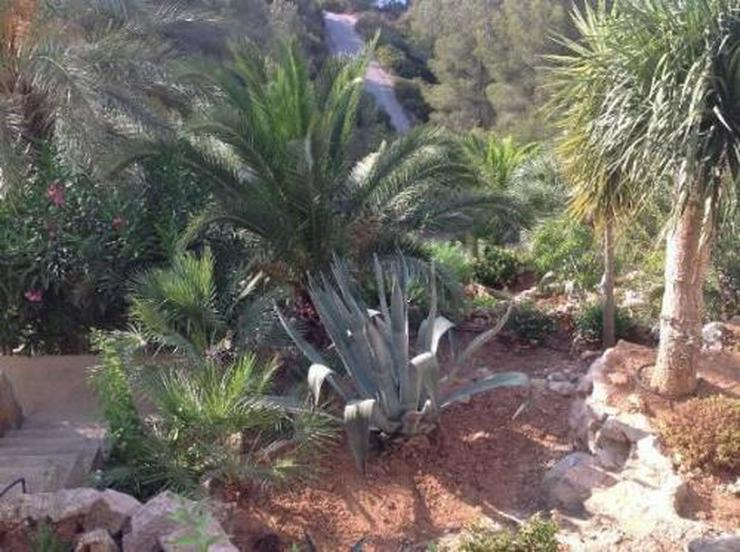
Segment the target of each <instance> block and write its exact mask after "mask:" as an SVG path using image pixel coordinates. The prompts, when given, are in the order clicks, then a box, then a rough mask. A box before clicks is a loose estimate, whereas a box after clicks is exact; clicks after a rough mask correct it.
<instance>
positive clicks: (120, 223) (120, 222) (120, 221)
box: [110, 216, 126, 232]
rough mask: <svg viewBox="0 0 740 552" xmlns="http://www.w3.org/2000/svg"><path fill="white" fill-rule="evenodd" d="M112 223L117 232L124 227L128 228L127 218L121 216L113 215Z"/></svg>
mask: <svg viewBox="0 0 740 552" xmlns="http://www.w3.org/2000/svg"><path fill="white" fill-rule="evenodd" d="M110 225H111V226H112V227H113V230H115V231H116V232H121V231H122V230H123V229H124V228H126V219H125V218H123V217H121V216H117V217H113V220H112V221H111V223H110Z"/></svg>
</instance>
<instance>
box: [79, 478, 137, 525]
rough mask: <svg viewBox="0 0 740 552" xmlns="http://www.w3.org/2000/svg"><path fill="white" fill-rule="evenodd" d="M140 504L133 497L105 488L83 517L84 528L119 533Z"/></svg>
mask: <svg viewBox="0 0 740 552" xmlns="http://www.w3.org/2000/svg"><path fill="white" fill-rule="evenodd" d="M140 506H141V503H140V502H139V501H138V500H136V499H135V498H134V497H132V496H130V495H127V494H124V493H119V492H118V491H114V490H112V489H107V490H105V491H103V492H101V493H100V496H99V497H98V499H97V500H96V501H95V502H94V503H93V504H92V506H91V507H90V511H89V512H88V514H87V516H86V517H85V522H84V525H85V529H88V530H90V529H98V528H102V529H105V530H106V531H108V532H110V534H112V535H117V534H118V533H120V532H121V531H122V530H123V529H124V527H125V526H126V525H127V524H128V522H129V520H130V519H131V516H132V515H133V514H134V512H135V511H136V510H137V509H138V508H139V507H140Z"/></svg>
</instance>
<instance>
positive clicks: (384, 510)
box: [234, 342, 581, 550]
mask: <svg viewBox="0 0 740 552" xmlns="http://www.w3.org/2000/svg"><path fill="white" fill-rule="evenodd" d="M484 359H485V362H484ZM565 368H569V369H572V370H578V369H580V368H581V365H580V363H579V362H578V361H574V360H572V359H571V358H570V357H569V356H568V355H566V354H565V353H560V352H557V351H553V350H550V349H545V348H529V349H523V350H520V351H511V350H502V347H501V345H500V344H497V343H496V342H493V343H490V344H489V345H488V346H487V347H486V348H485V349H484V350H483V351H481V352H480V353H479V354H478V355H477V356H476V359H474V361H473V362H472V363H471V366H470V367H469V368H468V370H467V371H466V372H465V373H466V374H467V375H468V377H473V376H474V375H475V374H476V372H478V371H480V370H490V371H500V370H523V371H525V372H527V373H528V374H529V375H530V376H532V377H533V378H535V379H539V378H541V377H543V376H546V375H547V373H548V372H553V371H562V370H564V369H565ZM524 397H525V394H524V393H523V392H522V391H520V390H500V391H494V392H491V393H487V394H484V395H480V396H478V397H476V398H474V399H472V400H471V401H470V402H469V403H468V404H459V405H456V406H454V407H452V408H450V409H449V410H447V411H446V412H445V413H444V414H443V416H442V419H441V423H440V427H439V428H438V429H437V430H436V431H435V432H433V433H432V434H431V435H429V436H428V437H418V438H416V439H413V440H411V441H409V442H407V443H397V444H391V445H389V446H388V447H386V449H385V450H383V451H380V452H378V453H376V455H375V456H374V457H373V458H371V460H370V462H369V463H368V469H367V474H366V475H365V476H364V477H363V476H362V475H361V474H359V473H358V472H357V470H356V468H355V466H354V464H353V461H352V458H351V456H350V454H349V452H348V450H347V448H346V446H344V444H343V443H340V444H338V445H337V446H336V448H335V449H333V450H331V451H330V452H329V454H328V455H327V458H326V459H325V461H324V462H323V465H322V468H323V473H321V474H320V475H319V476H318V477H317V479H316V480H313V481H309V482H307V483H302V484H294V485H293V486H292V487H291V488H290V489H282V490H269V491H266V492H262V491H260V490H255V491H254V492H252V493H249V492H244V493H243V494H242V495H241V496H240V497H239V509H238V514H237V518H236V520H235V521H236V522H235V527H234V528H235V532H236V535H235V537H236V542H237V543H238V544H239V545H240V546H242V547H244V548H245V549H247V550H249V549H252V547H254V548H255V549H262V548H258V546H265V545H266V544H267V543H272V544H271V545H270V546H274V545H276V544H277V543H278V542H280V543H282V544H283V545H286V544H288V543H291V542H301V543H303V542H305V539H306V535H308V536H309V537H310V539H311V540H312V541H313V542H314V543H315V544H316V546H317V548H318V549H319V550H339V549H347V548H348V547H350V546H352V545H353V544H354V543H356V542H358V541H360V540H361V539H364V543H365V545H366V550H394V549H397V548H399V547H401V546H405V545H409V544H421V543H425V542H428V541H430V540H432V539H435V538H438V537H440V536H442V535H444V534H445V533H448V532H454V531H457V530H459V529H461V528H462V527H463V526H465V525H469V524H471V523H473V522H475V521H477V520H478V519H480V518H481V517H483V516H485V517H488V518H492V519H494V520H496V521H497V522H501V523H503V524H510V523H511V522H512V520H514V519H517V520H521V519H526V518H527V517H529V516H530V515H532V514H533V513H535V512H537V511H539V510H542V509H543V508H544V507H545V504H544V503H543V501H542V496H541V492H540V481H541V480H542V477H543V475H544V473H545V472H546V471H547V469H548V468H549V467H550V465H551V464H552V463H554V462H555V461H556V460H557V459H559V458H560V457H561V456H563V454H565V452H566V451H567V450H569V443H568V422H567V414H568V409H569V403H570V401H569V400H568V399H567V398H564V397H561V396H559V395H556V394H554V393H552V392H548V391H544V390H541V389H539V388H537V387H535V389H534V391H533V397H532V403H531V404H530V406H529V408H528V409H527V410H525V411H524V412H523V414H522V415H521V416H519V417H518V418H517V419H516V420H512V419H511V417H512V414H513V413H514V412H515V411H516V409H517V408H518V407H519V405H520V404H521V403H522V401H523V399H524ZM266 549H273V548H266ZM277 549H279V548H277Z"/></svg>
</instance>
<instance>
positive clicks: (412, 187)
mask: <svg viewBox="0 0 740 552" xmlns="http://www.w3.org/2000/svg"><path fill="white" fill-rule="evenodd" d="M367 62H368V56H365V57H364V58H360V59H354V60H352V59H338V60H337V59H335V60H329V61H328V62H327V63H326V64H325V66H324V67H323V68H322V70H321V71H320V72H319V74H318V75H317V76H316V77H315V78H311V76H310V71H309V65H308V62H307V61H306V59H305V58H304V57H303V56H302V55H301V54H300V53H299V51H298V48H297V46H296V45H295V44H283V45H281V46H279V47H278V48H277V51H276V54H275V55H274V56H267V57H266V56H264V55H263V54H262V53H261V52H260V51H259V50H258V49H257V47H256V46H254V45H253V44H250V43H248V42H239V43H236V44H234V45H232V48H231V57H230V59H229V60H227V61H226V62H225V64H224V65H222V66H217V67H213V66H205V67H198V68H197V70H196V71H195V72H193V73H192V74H191V75H189V76H190V77H192V78H193V79H194V80H195V81H196V82H200V84H201V85H206V87H207V88H210V93H211V95H212V97H215V100H214V101H212V102H209V103H208V104H207V105H206V106H205V107H204V109H203V110H202V113H201V114H200V116H196V117H194V118H193V119H191V120H190V121H189V122H188V123H187V124H186V126H185V136H184V140H182V141H181V146H182V147H184V148H185V150H186V154H185V157H186V158H187V160H188V163H189V164H190V165H191V166H192V167H193V168H194V169H195V170H198V171H199V172H200V174H202V177H203V181H204V183H207V184H208V185H209V186H210V187H211V190H212V193H213V198H214V201H213V205H212V208H211V209H210V210H209V211H208V212H207V213H206V214H205V215H204V217H203V219H202V220H201V221H200V223H201V225H200V226H201V227H202V225H203V224H208V223H214V222H216V223H218V222H220V223H224V222H225V223H228V224H231V225H233V226H234V227H235V228H238V229H240V230H243V231H246V233H247V234H248V235H249V236H250V237H251V238H252V239H253V241H254V242H256V244H257V246H258V247H259V248H260V249H261V250H262V251H263V252H264V253H265V254H266V256H267V259H268V260H269V263H267V264H270V263H271V264H272V265H273V266H272V268H278V269H279V270H278V272H281V273H282V275H283V277H284V278H285V279H287V280H288V281H291V282H302V281H303V279H304V277H305V274H306V272H307V271H315V270H318V269H323V268H326V267H328V265H329V262H330V261H331V258H332V255H333V254H334V253H336V254H339V255H345V256H350V257H355V258H359V257H363V256H366V257H367V258H369V254H370V253H371V252H375V251H378V250H381V251H382V250H384V249H385V250H394V249H396V248H400V249H402V250H403V249H404V247H405V246H409V245H410V244H411V243H412V242H413V238H414V237H415V236H417V235H418V234H419V233H421V232H425V231H430V230H433V229H435V228H439V227H445V226H449V225H450V224H453V223H458V222H460V223H465V222H466V221H467V217H466V216H465V211H466V210H467V209H470V208H474V207H476V205H477V204H479V203H480V201H481V198H482V196H481V195H480V194H475V195H473V194H471V193H466V192H465V191H464V188H465V184H466V182H468V181H472V179H473V178H474V177H473V175H472V174H471V172H470V171H469V170H468V168H467V167H466V166H465V164H464V163H462V162H461V160H460V159H459V155H458V148H457V146H456V144H455V141H454V140H453V139H452V138H449V137H447V136H446V135H444V134H443V133H442V132H441V131H438V130H430V129H417V130H413V131H412V132H410V133H409V134H407V135H405V136H403V137H400V138H398V139H395V140H394V141H392V142H390V143H384V144H382V145H381V147H380V148H379V149H378V150H377V151H375V152H373V153H372V154H370V155H368V156H367V157H365V158H363V159H360V160H357V159H354V158H352V156H351V153H350V152H351V150H352V148H351V147H350V143H351V140H352V137H353V133H354V132H355V131H356V130H357V129H356V124H355V123H356V115H357V110H358V104H359V102H360V99H361V95H362V93H363V75H364V72H365V69H366V64H367ZM145 147H146V148H150V146H145ZM149 151H151V150H149ZM146 153H148V152H145V154H146Z"/></svg>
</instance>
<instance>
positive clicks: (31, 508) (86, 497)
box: [0, 488, 102, 525]
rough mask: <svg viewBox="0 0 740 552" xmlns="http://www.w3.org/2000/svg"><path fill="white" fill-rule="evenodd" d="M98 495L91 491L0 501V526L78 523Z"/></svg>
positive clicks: (96, 492)
mask: <svg viewBox="0 0 740 552" xmlns="http://www.w3.org/2000/svg"><path fill="white" fill-rule="evenodd" d="M101 494H102V493H101V492H100V491H97V490H95V489H88V488H80V489H63V490H61V491H57V492H54V493H38V494H21V495H17V496H15V497H13V498H12V499H11V500H8V501H0V524H3V525H5V524H12V523H13V522H21V521H23V520H32V521H41V520H44V519H49V520H50V521H51V522H52V523H54V524H63V523H65V522H71V523H78V522H80V523H81V522H82V521H83V520H84V519H85V517H86V516H87V514H88V513H89V512H90V509H91V508H92V505H93V504H94V503H95V501H96V500H98V499H99V498H100V495H101Z"/></svg>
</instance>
